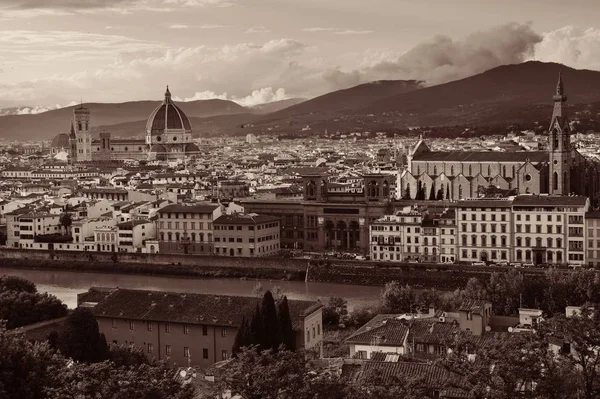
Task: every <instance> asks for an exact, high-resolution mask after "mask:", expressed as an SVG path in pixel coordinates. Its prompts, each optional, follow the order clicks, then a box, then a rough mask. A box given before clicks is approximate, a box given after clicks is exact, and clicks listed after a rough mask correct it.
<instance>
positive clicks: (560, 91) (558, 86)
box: [556, 71, 565, 96]
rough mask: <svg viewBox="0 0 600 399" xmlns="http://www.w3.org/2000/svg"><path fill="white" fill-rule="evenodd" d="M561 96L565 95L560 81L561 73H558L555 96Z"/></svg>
mask: <svg viewBox="0 0 600 399" xmlns="http://www.w3.org/2000/svg"><path fill="white" fill-rule="evenodd" d="M563 94H565V90H564V87H563V81H562V71H558V83H557V84H556V95H557V96H562V95H563Z"/></svg>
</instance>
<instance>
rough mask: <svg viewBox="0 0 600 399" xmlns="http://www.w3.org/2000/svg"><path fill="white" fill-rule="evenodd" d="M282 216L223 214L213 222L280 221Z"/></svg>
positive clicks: (250, 223)
mask: <svg viewBox="0 0 600 399" xmlns="http://www.w3.org/2000/svg"><path fill="white" fill-rule="evenodd" d="M279 221H280V218H278V217H275V216H268V215H256V214H254V215H235V214H234V215H221V216H219V217H218V218H217V219H216V220H215V221H214V222H213V224H215V225H217V224H235V225H237V224H248V225H256V224H260V223H270V222H279Z"/></svg>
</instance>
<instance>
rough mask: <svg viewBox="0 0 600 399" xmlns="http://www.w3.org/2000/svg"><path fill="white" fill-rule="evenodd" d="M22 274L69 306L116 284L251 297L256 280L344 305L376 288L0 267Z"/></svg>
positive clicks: (356, 303) (365, 299) (363, 301)
mask: <svg viewBox="0 0 600 399" xmlns="http://www.w3.org/2000/svg"><path fill="white" fill-rule="evenodd" d="M4 274H8V275H14V276H19V277H24V278H26V279H28V280H30V281H32V282H33V283H35V285H36V286H37V288H38V291H40V292H48V293H50V294H52V295H55V296H57V297H58V298H59V299H60V300H61V301H63V302H64V303H65V304H67V306H68V307H69V308H74V307H75V306H77V294H78V293H81V292H84V291H87V290H88V289H89V288H90V287H120V288H132V289H142V290H156V291H173V292H195V293H202V294H218V295H240V296H251V295H252V290H253V288H254V286H255V285H256V284H257V283H258V282H259V281H260V282H261V284H262V286H263V288H264V289H272V288H273V287H274V286H278V287H281V289H282V290H283V292H284V293H285V295H287V297H288V298H289V299H304V300H316V299H321V301H322V302H323V303H327V299H328V298H329V297H331V296H336V297H342V298H345V299H347V300H348V308H349V310H352V309H354V308H356V307H363V306H374V305H376V304H377V303H378V300H379V294H380V291H381V288H380V287H371V286H357V285H347V284H330V283H315V282H309V283H305V282H302V281H278V280H275V281H269V280H257V279H248V280H240V279H234V278H195V277H159V276H144V275H131V274H109V273H90V272H72V271H53V270H25V269H10V268H2V267H0V275H4Z"/></svg>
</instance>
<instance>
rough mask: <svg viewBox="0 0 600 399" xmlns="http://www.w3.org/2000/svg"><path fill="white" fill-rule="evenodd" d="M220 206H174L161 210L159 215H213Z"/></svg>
mask: <svg viewBox="0 0 600 399" xmlns="http://www.w3.org/2000/svg"><path fill="white" fill-rule="evenodd" d="M218 207H219V205H215V204H198V205H180V204H172V205H167V206H165V207H163V208H160V209H159V211H158V212H159V213H163V214H164V213H213V211H214V210H215V209H217V208H218Z"/></svg>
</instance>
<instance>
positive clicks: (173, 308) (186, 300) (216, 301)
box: [81, 288, 322, 330]
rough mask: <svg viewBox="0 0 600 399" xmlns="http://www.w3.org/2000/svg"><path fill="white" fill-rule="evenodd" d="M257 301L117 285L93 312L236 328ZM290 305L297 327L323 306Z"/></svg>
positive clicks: (100, 314) (294, 301)
mask: <svg viewBox="0 0 600 399" xmlns="http://www.w3.org/2000/svg"><path fill="white" fill-rule="evenodd" d="M99 297H101V295H99ZM81 298H85V296H81ZM84 300H85V299H84ZM260 300H261V299H259V298H255V297H242V296H225V295H206V294H194V293H176V292H163V291H145V290H129V289H121V288H117V289H115V290H114V291H112V292H111V293H109V294H108V295H106V296H105V297H104V298H100V300H99V303H98V304H97V305H96V306H95V307H94V308H93V312H94V314H95V315H96V317H110V318H115V319H130V320H152V321H160V322H169V323H185V324H201V325H202V324H203V325H213V326H232V327H239V326H240V325H241V323H242V318H243V317H246V318H249V317H251V316H252V314H253V312H254V309H255V308H256V305H257V303H259V301H260ZM289 307H290V315H291V317H292V324H293V326H294V329H296V330H298V329H300V327H301V321H302V317H303V316H304V315H309V314H311V313H313V312H315V311H316V310H318V309H320V308H321V307H322V305H321V303H319V302H311V301H297V300H290V301H289Z"/></svg>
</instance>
